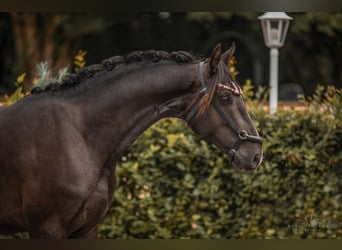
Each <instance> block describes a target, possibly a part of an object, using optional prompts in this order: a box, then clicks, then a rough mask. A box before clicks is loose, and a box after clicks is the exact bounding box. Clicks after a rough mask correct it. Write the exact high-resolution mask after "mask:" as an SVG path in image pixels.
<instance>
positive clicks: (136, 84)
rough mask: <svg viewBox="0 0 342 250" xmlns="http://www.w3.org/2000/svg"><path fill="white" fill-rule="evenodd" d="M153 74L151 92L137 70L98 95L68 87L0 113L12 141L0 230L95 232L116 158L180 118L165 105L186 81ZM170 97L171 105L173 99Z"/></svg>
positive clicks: (2, 134)
mask: <svg viewBox="0 0 342 250" xmlns="http://www.w3.org/2000/svg"><path fill="white" fill-rule="evenodd" d="M188 67H189V66H188ZM164 68H167V67H165V66H164ZM190 68H193V69H194V68H195V67H194V65H190ZM158 72H159V73H154V72H153V71H151V73H150V74H149V75H148V76H147V75H146V74H145V76H144V77H145V78H147V80H150V81H153V83H154V86H150V88H149V89H146V86H143V85H142V84H141V83H140V81H141V79H140V78H139V76H137V75H136V74H138V75H139V74H140V72H139V71H138V70H135V71H133V72H130V77H126V78H124V81H116V83H115V84H112V85H108V88H103V89H101V91H103V93H101V91H97V94H98V96H97V95H96V96H94V95H93V93H92V90H91V88H89V89H88V90H87V91H85V92H83V94H82V96H78V95H77V93H76V92H75V91H73V90H71V92H70V93H65V95H58V94H57V95H56V94H54V93H42V94H40V95H31V96H28V97H26V98H24V99H23V100H22V101H20V102H19V103H17V104H16V105H13V106H10V107H7V108H3V109H2V110H1V111H0V117H1V119H0V138H1V139H2V145H13V144H15V147H1V150H0V158H1V159H2V160H1V163H0V164H1V165H0V167H1V168H0V170H1V172H0V198H1V200H3V201H5V202H4V206H1V207H0V225H7V226H6V227H4V228H5V231H11V230H8V229H9V228H10V227H11V228H12V227H13V229H14V226H16V227H18V229H20V228H31V232H30V234H31V235H32V236H33V237H49V238H51V237H53V238H59V237H60V238H64V237H66V236H68V235H69V236H70V235H73V234H74V235H73V236H75V237H77V236H79V237H81V236H82V237H84V234H87V233H88V232H89V231H90V232H92V230H93V228H94V227H96V226H97V223H98V221H99V220H101V218H102V217H103V216H104V214H105V211H107V209H108V206H109V204H110V202H111V198H112V195H113V192H114V185H115V180H114V167H115V164H116V162H117V160H118V158H119V157H120V155H121V154H122V153H123V152H124V151H125V150H126V149H127V148H128V147H129V146H130V145H131V144H132V142H133V141H134V140H135V138H136V137H137V136H138V135H139V134H141V133H142V132H143V131H144V130H145V129H146V128H147V127H149V126H150V125H151V124H152V123H154V122H155V121H156V120H158V119H160V118H161V117H163V116H165V115H167V116H170V115H177V114H175V113H174V112H175V111H177V109H175V108H174V107H173V108H172V109H170V108H169V106H170V105H172V106H177V101H179V93H180V92H182V91H185V90H184V87H185V89H186V88H187V86H190V84H191V81H188V82H186V81H184V76H183V77H181V79H182V82H177V80H174V79H172V82H170V81H171V80H170V78H167V77H162V76H165V73H167V72H165V70H159V71H158ZM183 72H185V71H183ZM107 74H108V72H107ZM187 74H189V73H187ZM112 75H113V77H114V76H116V74H112ZM189 75H193V76H194V75H195V74H193V73H192V74H191V73H190V74H189ZM178 77H179V76H178ZM163 78H164V79H163ZM96 80H98V78H91V79H89V80H88V81H93V82H89V85H91V86H93V87H94V88H97V87H98V86H96V85H97V84H96ZM108 80H109V81H111V80H112V79H108ZM192 80H193V81H195V79H192ZM166 81H169V82H170V83H172V85H171V84H170V83H167V82H166ZM84 84H86V83H84ZM102 84H103V83H102ZM158 85H159V86H158ZM170 85H171V86H170ZM163 86H164V88H162V87H163ZM111 88H113V90H112V89H111ZM126 88H129V90H127V89H126ZM124 93H125V94H124ZM123 95H125V96H124V98H122V97H123ZM98 98H101V99H102V101H101V102H99V101H98V100H96V99H98ZM173 98H176V99H177V101H176V103H174V102H172V101H171V102H170V100H172V99H173ZM181 103H183V102H181ZM170 110H171V111H172V112H170ZM179 110H181V108H180V109H179ZM172 113H173V114H172ZM123 121H125V122H124V123H123ZM9 187H10V188H9ZM13 218H14V220H13ZM85 221H86V222H87V223H84V222H85ZM52 227H55V228H56V229H54V230H50V228H52ZM47 228H49V230H46V229H47ZM46 231H49V234H47V232H46ZM95 232H96V231H95V230H94V233H95ZM44 234H46V235H44ZM92 236H93V235H92Z"/></svg>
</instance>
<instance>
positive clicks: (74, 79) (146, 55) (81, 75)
mask: <svg viewBox="0 0 342 250" xmlns="http://www.w3.org/2000/svg"><path fill="white" fill-rule="evenodd" d="M161 61H172V62H175V63H177V64H182V63H192V62H195V61H196V59H195V57H194V56H193V55H192V54H191V53H189V52H186V51H178V52H171V53H169V52H166V51H156V50H148V51H133V52H130V53H128V54H126V55H124V56H114V57H110V58H107V59H105V60H103V61H102V63H101V64H93V65H90V66H87V67H85V68H82V69H80V70H79V72H78V73H77V74H68V75H67V76H65V77H64V79H63V80H62V82H60V83H58V82H53V83H50V84H48V85H47V86H46V87H45V88H44V89H42V88H40V87H35V88H33V89H32V90H31V94H38V93H42V92H45V91H49V90H50V91H58V90H60V89H65V88H71V87H73V86H75V85H78V84H80V83H82V82H83V81H84V80H86V79H88V78H92V77H93V76H94V75H95V74H96V73H98V72H103V71H112V70H115V68H116V67H118V66H121V65H131V64H133V63H134V64H139V63H142V62H152V63H158V62H161Z"/></svg>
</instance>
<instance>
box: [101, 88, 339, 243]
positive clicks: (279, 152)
mask: <svg viewBox="0 0 342 250" xmlns="http://www.w3.org/2000/svg"><path fill="white" fill-rule="evenodd" d="M249 87H250V86H249ZM249 87H248V86H247V87H246V88H245V92H246V94H245V95H246V97H247V100H246V103H247V105H248V110H249V113H250V114H251V116H252V118H253V119H254V121H255V124H256V126H257V127H258V130H259V131H260V134H261V136H262V137H263V138H264V139H265V143H264V145H263V149H264V154H265V155H264V161H263V163H262V165H261V166H260V168H259V169H258V170H257V172H255V173H253V174H242V173H239V172H236V171H235V170H233V169H231V168H230V167H229V166H228V162H227V158H226V156H225V155H223V154H222V153H221V152H220V151H219V150H218V149H217V148H215V147H214V146H212V145H210V144H207V143H206V142H205V141H203V140H201V139H200V138H199V137H197V135H195V134H194V133H192V132H191V131H190V129H188V128H187V126H186V124H185V123H184V122H182V121H179V120H176V119H166V120H163V121H160V122H158V123H156V124H155V125H154V126H152V127H151V128H150V129H148V130H147V131H146V132H145V133H144V134H143V135H142V136H141V137H140V138H139V139H138V141H137V142H136V143H135V144H134V145H133V146H132V147H131V149H130V150H129V152H127V154H126V155H125V156H124V157H123V158H122V161H121V163H120V164H119V165H118V167H117V180H118V185H117V189H116V192H115V196H114V199H113V203H112V206H111V208H110V211H109V213H108V214H107V216H106V217H105V220H104V221H103V223H102V224H101V226H100V232H99V236H100V238H342V192H341V191H342V112H341V106H342V100H341V98H342V91H341V90H336V89H334V88H332V87H329V88H327V89H326V90H325V89H324V88H323V87H318V88H317V91H316V94H315V96H314V97H313V98H312V100H310V102H309V103H308V102H306V103H305V106H306V109H305V110H304V111H303V110H302V111H295V110H294V109H291V110H288V111H281V110H280V111H278V112H277V113H276V114H274V115H269V114H268V112H265V111H263V108H262V105H260V104H261V103H260V102H258V101H252V100H251V99H249V98H248V97H250V96H251V95H252V93H251V91H250V88H249ZM258 97H259V99H260V93H259V94H258Z"/></svg>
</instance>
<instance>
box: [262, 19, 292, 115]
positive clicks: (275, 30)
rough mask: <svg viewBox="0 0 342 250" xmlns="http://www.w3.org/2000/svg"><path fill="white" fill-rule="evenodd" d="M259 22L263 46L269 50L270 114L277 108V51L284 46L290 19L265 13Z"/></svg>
mask: <svg viewBox="0 0 342 250" xmlns="http://www.w3.org/2000/svg"><path fill="white" fill-rule="evenodd" d="M258 18H259V20H260V22H261V27H262V33H263V34H264V40H265V44H266V46H267V47H268V48H270V87H271V90H270V104H269V105H270V112H271V113H274V112H275V111H277V107H278V57H279V51H278V49H279V48H281V47H283V46H284V43H285V39H286V34H287V30H288V28H289V24H290V20H292V18H291V17H290V16H288V15H287V14H286V13H285V12H266V13H265V14H263V15H262V16H259V17H258Z"/></svg>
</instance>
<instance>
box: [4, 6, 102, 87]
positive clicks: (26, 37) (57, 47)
mask: <svg viewBox="0 0 342 250" xmlns="http://www.w3.org/2000/svg"><path fill="white" fill-rule="evenodd" d="M10 17H11V20H12V25H13V31H14V32H13V35H14V42H15V52H16V71H19V70H21V71H22V70H23V71H25V72H26V73H27V75H26V78H25V83H24V90H28V89H30V87H31V86H32V82H33V78H34V75H35V69H36V64H37V63H38V62H41V61H46V62H48V63H49V65H50V67H51V69H52V70H53V71H58V70H59V69H60V68H62V67H65V66H67V65H68V64H70V63H71V62H72V57H73V56H74V55H75V53H76V51H77V50H78V45H79V42H80V39H81V36H82V35H84V34H88V33H92V32H100V31H103V30H104V29H105V27H106V23H105V22H104V20H103V18H101V17H94V16H90V15H85V14H77V13H73V14H53V13H10Z"/></svg>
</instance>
